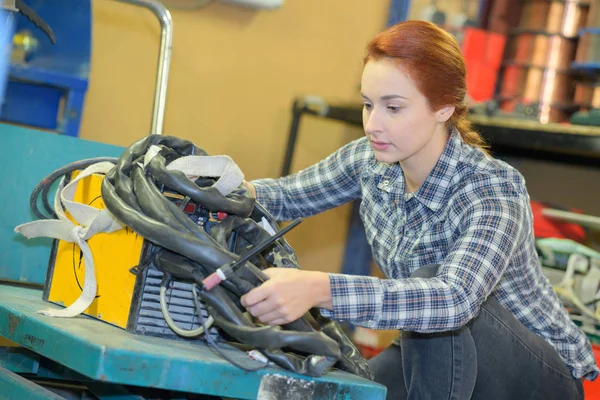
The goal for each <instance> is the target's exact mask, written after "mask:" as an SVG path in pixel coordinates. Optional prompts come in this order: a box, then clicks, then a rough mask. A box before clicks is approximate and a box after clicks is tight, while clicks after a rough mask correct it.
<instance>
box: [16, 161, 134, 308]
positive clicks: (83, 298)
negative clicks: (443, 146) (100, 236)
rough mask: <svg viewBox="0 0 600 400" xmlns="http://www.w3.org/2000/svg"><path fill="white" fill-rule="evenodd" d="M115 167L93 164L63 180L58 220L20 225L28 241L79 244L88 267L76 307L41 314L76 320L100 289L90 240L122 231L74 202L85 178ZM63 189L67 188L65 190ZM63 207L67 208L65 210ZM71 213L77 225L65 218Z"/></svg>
mask: <svg viewBox="0 0 600 400" xmlns="http://www.w3.org/2000/svg"><path fill="white" fill-rule="evenodd" d="M113 167H114V165H113V164H112V163H109V162H101V163H97V164H93V165H90V166H89V167H87V168H86V169H84V170H83V171H81V172H80V173H79V174H78V175H77V177H76V178H75V179H73V181H71V182H69V184H68V185H67V186H64V178H63V179H62V180H61V182H60V185H59V188H58V190H57V192H56V197H55V201H54V211H55V212H56V215H57V217H58V220H41V221H33V222H29V223H27V224H22V225H19V226H17V227H16V228H15V232H18V233H21V234H22V235H23V236H25V237H27V238H34V237H51V238H54V239H59V240H63V241H66V242H69V243H76V244H77V245H78V246H79V248H80V249H81V252H82V253H83V260H84V265H85V276H84V281H83V289H82V291H81V295H80V296H79V298H77V300H75V302H74V303H73V304H71V305H70V306H68V307H67V308H64V309H59V310H55V309H46V310H39V311H38V312H39V313H40V314H44V315H47V316H50V317H63V318H69V317H75V316H77V315H79V314H81V313H83V312H84V311H85V310H86V309H87V308H88V307H89V306H90V305H91V304H92V302H93V301H94V298H95V297H96V293H97V290H98V285H97V283H96V273H95V272H96V271H95V266H94V258H93V256H92V251H91V249H90V247H89V245H88V244H87V242H86V241H87V240H88V239H89V238H91V237H92V236H94V235H95V234H96V233H99V232H106V233H110V232H115V231H118V230H120V229H122V228H123V226H122V225H121V224H119V223H118V222H117V221H116V220H115V219H114V218H113V217H112V216H111V215H110V213H109V212H108V211H107V210H106V209H102V210H100V209H97V208H95V207H91V206H88V205H86V204H81V203H76V202H74V201H73V198H74V196H75V190H76V188H77V184H78V183H79V182H80V181H81V180H82V179H84V178H86V177H88V176H90V175H92V174H97V173H102V174H106V173H107V172H108V171H110V169H111V168H113ZM63 186H64V187H63ZM63 207H64V208H63ZM65 208H66V211H68V212H69V213H70V214H71V215H72V216H73V219H74V220H75V221H76V222H77V224H74V223H73V222H72V221H71V220H70V219H68V218H67V216H66V212H65Z"/></svg>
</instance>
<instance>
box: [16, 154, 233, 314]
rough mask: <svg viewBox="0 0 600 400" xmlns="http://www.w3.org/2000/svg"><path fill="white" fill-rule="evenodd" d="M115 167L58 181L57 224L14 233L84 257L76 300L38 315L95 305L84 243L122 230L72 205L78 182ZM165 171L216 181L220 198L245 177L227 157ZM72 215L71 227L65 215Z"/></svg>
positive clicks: (104, 213) (103, 215)
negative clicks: (67, 246)
mask: <svg viewBox="0 0 600 400" xmlns="http://www.w3.org/2000/svg"><path fill="white" fill-rule="evenodd" d="M160 150H161V148H160V147H159V146H151V147H150V148H149V149H148V151H147V152H146V155H145V157H144V166H145V165H147V164H148V163H149V162H150V160H151V159H152V158H153V157H154V156H155V155H156V154H158V152H159V151H160ZM113 167H114V164H112V163H110V162H100V163H96V164H93V165H90V166H89V167H87V168H86V169H84V170H83V171H81V172H80V173H79V174H78V175H77V177H76V178H75V179H73V180H72V181H71V182H69V183H68V184H67V185H66V186H65V179H64V178H63V179H62V180H61V181H60V184H59V187H58V190H57V192H56V196H55V199H54V211H55V213H56V215H57V217H58V220H41V221H33V222H29V223H26V224H22V225H19V226H17V227H16V228H15V232H18V233H21V234H22V235H24V236H26V237H27V238H34V237H51V238H54V239H59V240H64V241H66V242H69V243H76V244H77V245H78V246H79V248H80V249H81V251H82V253H83V259H84V263H85V264H84V265H85V277H84V284H83V290H82V292H81V295H80V296H79V298H78V299H77V300H76V301H75V302H74V303H73V304H71V305H70V306H68V307H67V308H65V309H60V310H54V309H48V310H40V311H38V312H39V313H41V314H44V315H48V316H51V317H74V316H77V315H79V314H81V313H82V312H84V311H85V310H86V309H87V308H88V307H89V306H90V305H91V304H92V302H93V301H94V298H95V297H96V292H97V283H96V274H95V267H94V258H93V256H92V252H91V249H90V247H89V246H88V244H87V242H86V241H87V240H88V239H89V238H91V237H92V236H94V235H95V234H96V233H99V232H106V233H111V232H115V231H118V230H120V229H122V228H123V226H122V225H121V224H120V223H119V222H118V221H116V220H115V219H114V217H113V216H112V215H111V214H110V213H109V212H108V210H106V209H102V210H100V209H98V208H95V207H92V206H89V205H87V204H82V203H77V202H74V201H73V198H74V197H75V191H76V189H77V185H78V184H79V182H80V181H81V180H82V179H84V178H86V177H88V176H90V175H92V174H106V173H108V171H110V170H111V169H112V168H113ZM167 169H168V170H179V171H182V172H183V173H184V174H185V175H186V176H188V177H193V176H209V177H219V179H218V180H217V182H215V184H214V187H215V188H216V189H217V190H218V191H219V192H220V193H221V194H223V195H227V194H229V193H231V192H232V191H233V190H234V189H236V188H237V187H238V186H239V185H240V184H241V183H242V181H243V179H244V174H243V173H242V171H241V170H240V168H239V167H238V166H237V165H236V164H235V163H234V162H233V160H232V159H231V158H230V157H228V156H187V157H181V158H178V159H177V160H175V161H173V162H172V163H171V164H169V165H168V166H167ZM67 212H68V213H69V214H71V216H72V217H73V219H74V220H75V221H76V224H74V223H73V222H72V221H71V220H70V219H69V218H68V217H67V215H66V213H67Z"/></svg>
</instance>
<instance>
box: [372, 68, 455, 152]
mask: <svg viewBox="0 0 600 400" xmlns="http://www.w3.org/2000/svg"><path fill="white" fill-rule="evenodd" d="M361 95H362V98H363V126H364V129H365V133H366V135H367V137H368V139H369V141H370V142H371V146H372V147H373V151H374V152H375V158H376V159H377V160H378V161H381V162H384V163H396V162H405V161H407V162H408V161H409V160H410V159H411V158H416V160H421V159H422V158H423V157H422V156H424V157H425V158H430V157H429V153H431V152H432V151H433V153H435V152H436V151H435V149H439V148H440V145H441V148H442V149H443V147H444V145H445V143H446V140H447V133H446V128H445V124H444V123H445V121H447V120H448V119H449V118H450V116H451V115H452V112H453V111H454V108H453V107H444V108H442V109H441V110H439V111H437V112H434V111H432V110H431V109H430V108H429V103H428V101H427V99H426V98H425V96H423V94H421V92H420V91H419V89H418V88H417V86H416V84H415V82H414V81H413V80H412V79H411V78H410V76H408V75H407V74H406V73H404V71H402V69H401V68H399V67H398V66H397V64H395V63H393V62H392V61H390V60H387V59H381V60H376V61H369V62H367V64H366V65H365V68H364V70H363V74H362V82H361ZM449 108H450V109H451V110H449ZM440 141H443V144H442V142H440ZM433 156H435V159H437V157H438V156H439V154H437V155H434V154H431V157H433ZM416 160H415V161H416ZM423 161H425V160H423Z"/></svg>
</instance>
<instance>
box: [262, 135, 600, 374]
mask: <svg viewBox="0 0 600 400" xmlns="http://www.w3.org/2000/svg"><path fill="white" fill-rule="evenodd" d="M252 183H253V184H254V185H255V187H256V192H257V200H258V201H259V202H260V203H261V204H263V205H264V206H265V207H266V209H267V210H269V211H270V212H271V213H272V214H273V215H274V216H275V218H276V219H278V220H281V221H284V220H291V219H294V218H298V217H307V216H310V215H314V214H317V213H320V212H322V211H325V210H327V209H330V208H333V207H336V206H339V205H341V204H344V203H347V202H349V201H351V200H355V199H359V198H362V202H361V206H360V215H361V219H362V221H363V224H364V226H365V230H366V233H367V239H368V241H369V244H370V245H371V247H372V250H373V256H374V258H375V261H376V262H377V265H378V266H379V267H380V268H381V269H382V271H383V272H384V274H385V276H386V277H387V278H388V279H379V278H376V277H370V276H353V275H342V274H330V275H329V277H330V283H331V294H332V298H333V299H332V300H333V311H332V312H331V311H328V310H322V311H321V312H322V313H323V314H324V315H326V316H328V317H333V318H336V319H343V320H349V321H351V322H352V323H354V324H356V325H360V326H366V327H369V328H374V329H400V330H409V331H417V332H436V331H449V330H455V329H457V328H459V327H461V326H463V325H465V324H466V323H467V322H468V321H469V320H470V319H471V318H473V317H475V316H476V315H477V314H478V313H479V310H480V306H481V303H482V302H483V301H484V300H485V299H486V298H487V297H488V296H493V298H495V299H496V300H497V301H498V302H499V303H500V304H502V305H503V306H504V307H505V308H507V309H508V310H509V311H511V312H512V313H513V314H514V315H515V316H516V317H517V318H518V319H519V320H520V321H521V322H522V323H523V324H524V325H525V326H526V327H527V328H529V329H530V330H531V331H533V332H535V333H537V334H538V335H540V336H542V337H543V338H544V339H546V340H547V341H548V342H550V343H551V344H552V345H553V346H554V347H555V348H556V349H557V350H558V352H559V353H560V355H561V357H562V358H563V360H564V361H565V363H566V364H567V365H568V366H569V368H570V369H571V371H572V373H573V376H575V377H577V378H579V377H582V376H584V375H587V374H590V375H589V376H588V377H589V378H595V376H596V375H597V373H598V367H597V366H596V362H595V359H594V357H593V354H592V351H591V347H590V343H589V341H588V339H587V337H586V336H585V334H584V333H583V332H582V331H581V330H579V328H577V326H576V325H574V323H573V322H572V321H571V320H570V318H569V316H568V314H567V312H566V310H565V309H564V307H563V306H562V304H561V302H560V301H559V299H558V298H557V296H556V295H555V293H554V291H553V289H552V286H551V285H550V283H549V282H548V280H547V279H546V277H545V276H544V275H543V273H542V270H541V268H540V264H539V259H538V256H537V253H536V250H535V242H534V235H533V217H532V213H531V208H530V203H529V201H530V200H529V195H528V193H527V190H526V188H525V181H524V179H523V177H522V176H521V174H520V173H519V172H518V171H516V170H515V169H514V168H512V167H511V166H509V165H508V164H506V163H504V162H502V161H499V160H495V159H493V158H490V157H487V156H486V155H485V154H484V153H483V152H482V151H481V150H479V149H477V148H475V147H473V146H470V145H467V144H466V143H464V142H463V141H462V139H461V138H460V135H459V134H458V133H457V132H454V133H453V134H452V135H451V136H450V139H449V141H448V144H447V145H446V147H445V149H444V151H443V153H442V155H441V157H440V159H439V160H438V162H437V164H436V165H435V167H434V168H433V170H432V171H431V173H430V174H429V176H428V178H427V179H426V180H425V182H424V183H423V185H422V186H421V187H420V188H419V190H418V191H416V192H415V193H414V194H413V195H411V196H410V197H408V196H405V186H404V177H403V174H402V169H401V167H400V165H399V164H397V163H396V164H384V163H380V162H377V161H376V160H375V158H374V154H373V150H372V149H371V146H370V144H369V142H368V141H367V139H366V138H361V139H358V140H355V141H353V142H351V143H349V144H347V145H346V146H344V147H342V148H341V149H340V150H338V151H337V152H335V153H333V154H332V155H331V156H329V157H328V158H326V159H325V160H323V161H321V162H320V163H318V164H316V165H313V166H311V167H309V168H307V169H305V170H303V171H300V172H298V173H296V174H294V175H291V176H288V177H284V178H280V179H277V180H274V179H261V180H256V181H253V182H252ZM427 264H440V267H439V269H438V272H437V275H436V276H435V277H434V278H431V279H424V278H410V275H411V274H412V273H413V272H414V271H415V270H416V269H417V268H419V267H421V266H424V265H427Z"/></svg>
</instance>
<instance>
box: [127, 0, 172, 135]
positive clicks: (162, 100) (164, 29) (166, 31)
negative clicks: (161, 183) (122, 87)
mask: <svg viewBox="0 0 600 400" xmlns="http://www.w3.org/2000/svg"><path fill="white" fill-rule="evenodd" d="M116 1H119V2H121V3H128V4H132V5H135V6H139V7H145V8H147V9H149V10H150V11H152V13H153V14H154V15H156V17H157V18H158V21H159V22H160V49H159V52H158V69H157V71H156V88H155V89H154V105H153V106H152V124H151V125H150V134H157V135H160V134H162V130H163V123H164V119H165V105H166V100H167V85H168V83H169V66H170V64H171V48H172V46H173V19H172V18H171V13H170V12H169V10H167V8H166V7H165V6H164V5H163V4H162V3H160V2H158V1H155V0H116Z"/></svg>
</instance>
